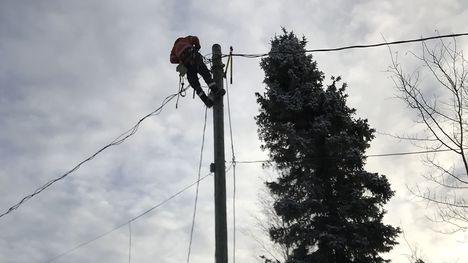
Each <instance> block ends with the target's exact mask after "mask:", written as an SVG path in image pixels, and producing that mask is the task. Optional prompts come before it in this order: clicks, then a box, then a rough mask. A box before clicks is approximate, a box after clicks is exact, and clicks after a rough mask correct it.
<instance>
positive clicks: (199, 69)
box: [170, 36, 226, 108]
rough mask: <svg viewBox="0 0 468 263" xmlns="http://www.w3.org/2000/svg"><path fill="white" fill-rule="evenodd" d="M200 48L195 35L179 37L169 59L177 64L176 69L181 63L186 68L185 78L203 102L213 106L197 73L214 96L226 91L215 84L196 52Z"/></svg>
mask: <svg viewBox="0 0 468 263" xmlns="http://www.w3.org/2000/svg"><path fill="white" fill-rule="evenodd" d="M200 48H201V46H200V40H199V39H198V37H197V36H186V37H179V38H178V39H177V40H176V41H175V42H174V46H173V47H172V50H171V56H170V61H171V63H172V64H179V66H178V69H179V67H180V66H181V65H183V66H184V67H185V68H186V69H187V79H188V82H189V83H190V86H192V88H193V89H194V90H195V92H196V93H197V95H198V97H200V99H201V100H202V101H203V103H205V105H206V106H207V107H208V108H210V107H211V106H213V102H214V98H212V97H209V96H207V95H206V94H205V92H204V91H203V89H202V88H201V85H200V82H199V81H198V74H200V75H201V76H202V78H203V80H204V81H205V82H206V84H207V85H208V87H209V88H210V90H211V94H213V95H214V96H215V97H218V96H223V95H224V94H225V93H226V91H225V90H224V89H219V88H218V87H217V86H216V83H215V82H214V80H213V77H212V76H211V73H210V71H209V70H208V68H207V67H206V65H205V63H204V62H203V57H202V55H201V54H200V53H199V52H198V51H199V50H200Z"/></svg>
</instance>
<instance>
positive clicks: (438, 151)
mask: <svg viewBox="0 0 468 263" xmlns="http://www.w3.org/2000/svg"><path fill="white" fill-rule="evenodd" d="M467 149H468V148H467ZM450 151H452V150H451V149H438V150H427V151H413V152H395V153H381V154H369V155H367V156H366V157H368V158H372V157H391V156H404V155H416V154H426V153H440V152H450ZM321 158H323V157H321ZM331 158H333V157H331ZM306 159H308V160H313V158H306ZM297 160H298V161H300V160H303V159H301V158H298V159H297ZM270 162H271V161H270V160H246V161H236V163H238V164H239V163H241V164H251V163H270Z"/></svg>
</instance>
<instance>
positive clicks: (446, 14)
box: [0, 0, 467, 263]
mask: <svg viewBox="0 0 468 263" xmlns="http://www.w3.org/2000/svg"><path fill="white" fill-rule="evenodd" d="M466 5H467V4H466V3H464V2H463V1H455V0H451V1H444V2H440V1H430V3H429V2H427V1H416V2H411V3H409V2H408V1H384V2H379V3H376V2H375V3H374V2H372V1H365V0H361V1H353V2H350V1H332V2H327V3H323V2H320V1H302V0H301V1H294V3H289V2H280V1H273V2H272V1H264V0H257V1H231V2H229V3H226V2H225V1H201V0H200V1H147V0H145V1H138V3H133V2H132V3H130V2H128V1H109V0H108V1H99V2H96V1H89V0H85V1H67V2H63V1H53V0H49V1H40V2H38V1H21V2H19V1H8V0H7V1H2V3H0V57H1V58H2V60H1V62H0V116H1V118H0V127H1V131H0V167H2V169H0V195H1V196H2V198H1V199H0V208H1V209H2V210H3V211H4V209H7V208H8V207H9V206H11V205H12V204H14V203H15V202H17V201H18V200H19V199H20V198H21V197H23V196H24V195H25V194H28V193H31V192H32V191H33V190H34V189H36V188H37V187H38V186H40V185H41V184H43V183H45V182H47V181H48V180H50V179H52V178H56V177H58V176H60V175H61V174H63V173H64V172H66V171H67V170H68V169H70V168H71V167H73V165H75V164H77V163H78V162H79V161H81V160H83V159H84V158H86V157H88V156H89V155H90V154H92V153H94V152H95V151H96V150H98V149H99V148H100V147H102V146H104V145H106V144H107V143H109V142H110V141H112V140H113V139H114V138H115V137H116V136H118V135H119V134H121V133H122V132H124V131H126V130H127V129H128V128H130V127H131V126H132V125H133V124H134V123H136V122H137V121H138V119H139V118H140V117H142V116H144V115H146V114H147V113H149V112H151V111H152V110H154V109H155V108H157V107H158V106H159V105H160V103H161V101H162V100H163V99H164V98H165V97H166V96H167V95H169V94H172V93H174V92H176V91H177V89H178V76H177V75H176V72H175V70H174V67H173V65H171V64H169V61H168V57H169V52H170V49H171V47H172V44H173V42H174V40H175V39H176V38H177V37H179V36H183V35H188V34H196V35H198V36H199V37H200V39H201V42H202V50H201V52H202V53H203V54H208V53H211V45H212V44H213V43H216V42H217V43H220V44H221V45H222V47H223V51H224V52H225V53H226V52H228V48H229V46H231V45H232V46H233V47H234V51H235V52H245V53H258V52H260V53H263V52H266V51H268V49H269V40H270V39H271V38H272V37H273V36H274V34H275V33H280V30H281V26H284V27H286V28H288V29H291V30H294V31H295V32H296V33H297V34H298V35H304V36H305V37H307V38H308V40H309V44H308V47H310V48H320V47H336V46H341V45H348V44H355V43H374V42H380V41H381V40H382V39H381V34H383V35H384V36H385V37H386V38H387V39H388V40H397V39H404V38H414V37H418V36H420V35H424V36H427V35H432V34H433V33H434V30H435V29H438V30H439V31H440V32H441V33H451V32H458V31H459V30H461V29H463V28H464V25H465V19H464V18H465V17H466V10H467V8H466V7H467V6H466ZM460 45H461V46H466V41H461V42H460ZM418 47H419V46H418V45H408V46H399V47H395V51H400V52H405V51H406V50H418ZM314 58H315V59H316V60H317V62H318V65H319V67H320V69H321V70H322V71H324V72H325V74H326V75H327V77H329V76H331V75H341V76H342V77H343V79H344V80H345V81H346V82H348V84H349V88H348V92H349V94H350V98H349V103H350V104H351V105H352V106H353V107H356V108H357V110H358V111H357V112H358V115H359V116H360V117H363V118H368V119H369V121H370V123H371V125H372V126H374V127H376V128H377V129H378V130H380V131H384V132H392V133H397V132H399V131H402V130H408V129H410V128H412V123H413V122H412V119H411V117H412V116H411V113H409V112H408V111H407V110H406V109H405V108H404V106H402V104H401V103H400V102H398V101H397V100H394V99H391V98H392V97H393V96H394V92H395V91H394V89H393V85H392V83H391V81H390V80H389V79H388V74H387V73H385V70H386V68H387V65H388V64H389V57H388V51H387V50H386V49H385V48H382V49H368V50H361V51H349V52H339V53H338V52H337V53H323V54H314ZM262 80H263V72H262V71H261V70H260V68H259V61H258V60H247V59H242V58H235V59H234V84H233V85H230V86H229V89H230V90H229V91H230V98H231V111H232V121H233V132H234V138H233V139H234V142H235V146H236V147H235V150H236V157H237V159H238V160H259V159H260V160H261V159H265V153H263V152H261V151H260V149H259V145H260V142H259V141H258V137H257V134H256V129H257V128H256V125H255V121H254V119H253V117H254V116H255V115H256V114H257V105H256V101H255V97H254V93H255V92H262V90H263V88H264V84H262ZM191 96H192V93H191V91H189V92H188V94H187V97H185V98H180V104H179V108H178V109H175V106H174V104H173V103H171V104H169V105H168V106H167V107H166V108H165V109H164V111H163V113H162V114H161V115H158V116H154V117H151V118H149V119H148V120H146V121H145V122H144V123H143V125H142V126H141V127H140V130H139V131H138V133H137V134H136V135H135V136H133V137H131V138H129V140H128V141H126V142H125V143H123V144H122V145H119V146H116V147H113V148H111V149H109V150H107V151H105V152H104V153H103V154H101V155H99V156H98V157H97V158H96V159H94V160H93V161H91V162H89V163H87V164H86V165H84V166H83V167H82V168H81V169H80V170H78V171H77V172H75V173H74V174H72V175H70V176H69V177H68V178H66V179H65V180H63V181H59V182H57V183H56V184H54V185H53V186H52V187H50V189H48V190H46V191H44V192H43V193H42V194H41V195H38V196H37V197H35V198H33V199H31V200H30V201H28V202H27V203H25V204H24V205H23V206H21V207H20V208H19V209H18V210H17V211H15V212H13V213H11V214H10V215H8V216H6V217H3V218H1V219H0V228H2V230H3V231H2V235H0V261H2V262H15V263H16V262H43V261H45V260H47V259H48V258H51V257H53V256H54V255H57V253H61V252H63V251H66V250H67V249H69V248H71V247H73V246H75V245H77V244H79V243H80V242H83V241H86V240H89V239H91V238H93V237H95V236H96V235H99V234H101V233H104V232H106V231H109V230H111V229H113V228H114V227H115V226H118V225H119V224H121V223H122V222H125V221H126V220H128V219H129V218H132V217H133V216H135V215H137V214H139V213H141V212H142V211H145V210H146V209H148V208H150V207H152V206H153V205H155V204H157V203H158V202H161V201H162V200H164V199H165V198H167V197H168V196H170V195H171V194H173V193H175V192H177V191H179V190H180V189H182V188H183V187H184V186H186V185H189V184H191V183H192V182H193V181H195V180H196V176H197V167H198V157H199V151H200V146H201V136H202V127H203V116H204V109H203V107H202V104H201V102H200V101H199V100H198V98H196V99H195V100H192V99H191ZM389 112H392V114H388V113H389ZM227 125H228V124H227V118H226V124H225V127H226V129H227V127H228V126H227ZM226 132H227V130H226ZM211 134H212V126H211V111H209V113H208V127H207V134H206V145H205V155H204V162H203V166H202V175H204V174H206V173H208V169H209V164H210V163H211V162H212V159H213V157H212V156H213V150H212V147H213V145H212V140H211ZM228 139H229V138H228V137H226V151H227V153H226V159H227V160H230V158H231V157H230V156H231V154H230V145H229V141H228ZM409 149H412V148H411V145H407V144H404V143H401V144H396V143H395V142H394V141H392V140H391V139H389V138H384V137H381V136H378V137H377V139H376V140H375V141H374V143H373V146H372V148H371V149H370V152H369V153H371V152H372V153H382V152H397V151H404V150H409ZM368 167H369V169H370V170H372V171H375V172H379V173H383V174H386V175H388V177H389V179H390V181H391V182H392V185H393V187H394V188H395V189H396V191H397V195H396V197H395V198H394V199H393V200H392V203H390V204H389V206H388V207H387V209H388V210H389V213H388V216H387V220H388V221H389V222H391V223H393V224H398V223H399V222H400V220H401V221H403V223H404V227H405V228H406V229H405V230H407V229H408V231H410V232H411V233H410V236H411V239H412V240H417V241H419V242H421V244H422V245H423V249H425V252H426V253H427V255H428V257H430V258H431V259H432V260H434V262H435V261H438V260H439V261H440V260H442V259H443V258H447V257H448V255H459V257H460V260H463V257H464V253H462V248H460V247H459V246H453V247H451V248H450V249H451V250H450V251H449V252H448V248H447V247H448V245H449V244H453V242H454V241H453V240H454V239H459V238H460V237H458V236H457V237H445V236H444V237H440V236H439V235H437V234H436V233H434V232H432V231H428V230H427V229H430V228H431V227H432V225H431V224H429V223H428V222H427V221H425V220H424V215H423V213H424V211H425V207H424V206H423V205H422V204H420V203H417V202H415V200H413V199H411V196H410V195H408V193H407V191H406V187H405V185H406V184H407V183H414V182H419V179H417V178H419V177H418V176H417V175H418V174H420V173H422V171H423V170H422V168H421V166H420V162H419V159H418V158H406V157H405V158H401V157H398V158H389V159H374V160H369V161H368ZM237 171H238V173H237V204H238V206H237V210H236V211H237V223H238V227H239V228H238V229H242V230H246V229H249V228H250V229H251V230H252V231H253V232H254V233H256V232H255V231H256V230H255V227H254V219H253V218H251V217H250V215H252V214H255V213H258V211H259V208H258V206H257V204H256V201H257V200H256V199H257V193H258V192H259V189H260V188H261V187H262V182H263V181H264V180H265V179H266V177H267V175H268V174H272V173H273V172H271V171H263V170H262V169H261V167H260V165H258V164H254V165H240V164H239V166H238V170H237ZM227 182H228V185H227V189H228V202H229V205H228V216H229V219H228V220H229V221H228V222H229V233H230V234H229V235H230V238H231V237H232V225H231V224H230V222H231V220H232V208H231V204H232V203H231V202H232V189H233V188H232V186H233V185H232V174H231V173H228V175H227ZM200 187H201V188H200V196H199V206H198V213H197V221H196V222H197V225H196V228H195V237H194V244H193V248H194V249H193V250H192V262H206V261H209V260H212V258H213V253H214V250H213V243H214V233H213V204H212V202H213V183H212V177H209V178H207V179H206V180H204V181H203V182H202V183H201V185H200ZM193 198H194V189H190V190H189V191H187V192H185V193H184V194H182V195H181V196H179V197H177V198H175V199H174V200H172V201H171V202H169V203H168V204H167V205H165V206H164V207H162V208H161V209H157V210H155V211H153V212H152V213H150V214H148V215H146V216H145V217H143V218H141V219H139V220H138V221H136V222H134V223H133V224H132V240H133V246H132V249H133V250H132V258H133V259H134V262H154V261H155V260H156V261H158V262H174V261H181V260H185V257H186V251H187V248H188V238H189V231H190V223H191V215H192V209H193V202H194V200H193ZM412 211H417V213H416V212H412ZM402 215H404V216H402ZM435 238H439V239H440V243H438V244H437V246H436V245H433V244H431V243H430V242H429V241H428V240H433V239H435ZM426 241H427V242H426ZM231 245H232V239H230V247H229V250H230V253H232V251H231V250H232V249H231V248H232V246H231ZM441 248H444V250H442V249H441ZM402 251H406V247H405V245H404V244H402V245H401V246H399V247H398V248H397V249H396V250H395V251H394V252H393V253H392V254H391V255H389V257H392V258H399V254H401V252H402ZM127 253H128V228H126V227H123V228H121V229H119V230H117V231H114V232H112V233H111V234H109V235H108V236H106V237H104V238H102V239H100V240H98V241H96V242H93V243H91V244H89V245H88V246H86V247H83V248H81V249H78V250H76V251H74V252H73V253H71V254H70V255H67V256H66V257H63V258H61V259H60V260H57V261H56V262H83V261H84V262H86V261H99V262H117V261H122V260H125V259H126V258H127V257H128V255H127ZM260 253H261V252H260V248H259V247H258V246H257V245H256V244H255V241H253V240H252V239H251V237H249V236H248V235H244V234H242V233H240V232H237V255H238V259H237V260H238V261H243V262H244V261H245V262H250V261H254V260H255V259H254V258H253V256H255V255H259V254H260ZM454 258H455V256H454Z"/></svg>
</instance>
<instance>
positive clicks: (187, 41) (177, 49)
mask: <svg viewBox="0 0 468 263" xmlns="http://www.w3.org/2000/svg"><path fill="white" fill-rule="evenodd" d="M191 47H195V48H196V49H200V41H199V40H198V37H196V36H186V37H179V38H178V39H177V40H176V41H175V42H174V46H173V47H172V50H171V57H170V59H171V63H172V64H178V63H180V62H181V61H180V55H181V54H182V53H183V52H184V51H185V50H186V49H187V48H191Z"/></svg>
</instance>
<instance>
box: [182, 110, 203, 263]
mask: <svg viewBox="0 0 468 263" xmlns="http://www.w3.org/2000/svg"><path fill="white" fill-rule="evenodd" d="M207 117H208V108H207V107H205V122H204V124H203V135H202V143H201V149H200V161H199V163H198V183H197V187H196V191H195V204H194V206H193V217H192V227H191V228H190V241H189V248H188V254H187V263H189V262H190V253H191V252H192V241H193V230H194V229H195V217H196V215H197V204H198V189H199V186H200V174H201V167H202V162H203V149H204V146H205V133H206V120H207Z"/></svg>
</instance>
